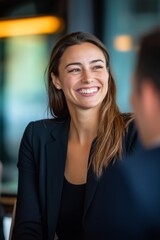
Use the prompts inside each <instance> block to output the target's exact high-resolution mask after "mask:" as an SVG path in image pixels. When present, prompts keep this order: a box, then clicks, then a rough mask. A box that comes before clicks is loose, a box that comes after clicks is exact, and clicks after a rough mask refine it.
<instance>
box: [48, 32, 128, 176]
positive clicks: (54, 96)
mask: <svg viewBox="0 0 160 240" xmlns="http://www.w3.org/2000/svg"><path fill="white" fill-rule="evenodd" d="M85 42H88V43H92V44H94V45H95V46H97V47H98V48H99V49H101V51H102V52H103V54H104V56H105V59H106V68H107V70H108V73H109V81H108V92H107V94H106V96H105V98H104V100H103V102H102V105H101V109H100V113H99V115H100V123H99V127H98V132H97V138H96V146H95V149H94V152H93V154H92V156H91V161H90V162H91V164H92V166H93V169H94V172H95V174H96V175H97V176H98V177H99V176H101V174H102V172H103V169H104V168H105V167H107V166H108V165H109V163H110V162H111V161H113V160H114V159H115V157H116V156H117V155H118V156H119V157H121V155H122V137H123V134H124V132H125V131H124V130H125V129H126V127H127V125H128V123H129V121H130V117H129V118H128V117H127V118H126V114H121V112H120V111H119V108H118V106H117V104H116V86H115V82H114V79H113V77H112V74H111V70H110V65H109V62H110V61H109V54H108V51H107V49H106V47H105V46H104V44H103V43H102V42H101V41H100V40H99V39H98V38H97V37H95V36H94V35H92V34H89V33H85V32H73V33H71V34H67V35H65V36H63V37H62V38H61V39H59V41H58V42H57V43H56V45H55V46H54V48H53V50H52V52H51V57H50V61H49V65H48V96H49V109H50V112H51V115H52V116H53V117H54V118H62V119H63V118H66V117H67V116H69V110H68V107H67V103H66V99H65V96H64V94H63V91H62V90H57V89H56V88H55V86H54V84H53V82H52V78H51V73H53V74H54V75H55V76H57V77H58V76H59V71H58V68H59V63H60V59H61V57H62V55H63V53H64V51H65V50H66V49H67V48H68V47H70V46H73V45H77V44H82V43H85Z"/></svg>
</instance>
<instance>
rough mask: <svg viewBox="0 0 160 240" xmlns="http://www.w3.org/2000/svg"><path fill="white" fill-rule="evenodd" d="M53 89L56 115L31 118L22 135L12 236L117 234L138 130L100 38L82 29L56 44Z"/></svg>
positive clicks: (100, 237) (63, 238)
mask: <svg viewBox="0 0 160 240" xmlns="http://www.w3.org/2000/svg"><path fill="white" fill-rule="evenodd" d="M48 96H49V107H50V112H51V114H52V116H53V118H51V119H44V120H39V121H35V122H31V123H29V125H28V126H27V128H26V129H25V132H24V135H23V138H22V141H21V145H20V150H19V159H18V169H19V182H18V195H17V208H16V216H15V224H14V228H13V236H12V240H22V239H23V240H34V239H37V240H41V239H44V240H46V239H49V240H53V239H54V236H55V234H56V235H57V236H58V239H59V240H67V239H70V240H73V239H74V240H78V239H86V240H89V239H90V240H94V239H95V240H105V239H111V238H108V237H110V236H113V235H114V234H115V230H117V229H118V228H119V226H118V227H117V224H115V223H116V219H115V212H114V202H115V201H117V200H118V199H117V197H118V194H119V191H120V190H119V191H118V192H117V196H115V198H114V199H113V198H112V194H111V193H112V189H114V187H115V186H117V188H119V189H121V186H120V185H119V179H118V178H117V166H119V164H120V162H121V161H122V160H123V158H124V157H126V156H127V155H129V154H131V153H132V152H134V151H135V149H136V144H137V133H136V129H135V126H134V121H133V117H132V115H130V114H126V113H121V112H120V111H119V109H118V106H117V104H116V86H115V82H114V79H113V77H112V74H111V69H110V60H109V54H108V51H107V50H106V48H105V46H104V45H103V43H102V42H101V41H100V40H99V39H97V38H96V37H95V36H94V35H91V34H89V33H83V32H74V33H70V34H68V35H65V36H64V37H62V38H61V39H60V40H59V41H58V42H57V43H56V44H55V46H54V48H53V50H52V53H51V57H50V62H49V66H48ZM113 178H114V179H113ZM112 180H114V181H113V182H112ZM112 210H113V212H112ZM116 214H117V213H116ZM117 221H118V222H119V217H118V215H117ZM120 222H121V220H120ZM112 239H113V238H112Z"/></svg>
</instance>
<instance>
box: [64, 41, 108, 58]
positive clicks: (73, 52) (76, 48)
mask: <svg viewBox="0 0 160 240" xmlns="http://www.w3.org/2000/svg"><path fill="white" fill-rule="evenodd" d="M97 58H99V59H102V60H103V61H105V56H104V53H103V52H102V50H101V49H100V48H99V47H97V46H96V45H94V44H92V43H88V42H85V43H81V44H76V45H72V46H70V47H68V48H66V50H65V51H64V53H63V55H62V57H61V62H62V61H67V62H68V61H71V60H72V61H81V60H82V61H83V60H89V61H90V60H94V59H97Z"/></svg>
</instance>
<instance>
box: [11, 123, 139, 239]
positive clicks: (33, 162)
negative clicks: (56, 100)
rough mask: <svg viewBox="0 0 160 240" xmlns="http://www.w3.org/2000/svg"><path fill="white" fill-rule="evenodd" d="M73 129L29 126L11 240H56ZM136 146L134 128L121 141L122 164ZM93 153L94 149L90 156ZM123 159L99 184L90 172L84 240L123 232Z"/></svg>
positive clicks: (23, 145) (62, 125)
mask: <svg viewBox="0 0 160 240" xmlns="http://www.w3.org/2000/svg"><path fill="white" fill-rule="evenodd" d="M69 124H70V120H69V119H66V120H65V121H62V120H55V119H52V120H51V119H50V120H40V121H37V122H32V123H30V124H29V125H28V126H27V128H26V130H25V132H24V135H23V138H22V141H21V145H20V151H19V160H18V169H19V183H18V199H17V210H16V218H15V225H14V229H13V237H12V240H15V239H16V240H22V239H23V240H35V239H37V240H41V239H45V240H47V239H48V240H53V239H54V235H55V229H56V225H57V218H58V214H59V207H60V200H61V193H62V188H63V179H64V170H65V161H66V153H67V142H68V131H69ZM136 144H137V134H136V131H135V127H134V124H133V123H131V124H130V127H129V130H128V133H127V134H126V135H125V136H124V138H123V156H122V158H123V159H125V158H126V156H127V155H128V154H129V153H130V152H132V153H133V152H134V149H135V148H136ZM93 149H94V144H92V148H91V152H92V150H93ZM123 159H122V160H120V159H118V158H117V159H116V162H115V163H114V164H110V166H109V167H108V168H107V169H106V170H105V171H104V174H103V175H102V177H101V178H100V179H97V178H96V177H95V175H94V173H93V171H92V168H90V169H89V171H88V176H87V184H86V194H85V204H84V213H83V227H84V239H87V240H94V239H95V240H103V239H104V240H105V239H113V240H114V239H115V238H114V235H115V237H116V236H117V235H116V234H115V231H117V233H120V232H121V226H122V227H124V224H123V214H122V215H121V213H123V212H124V214H125V209H126V205H125V204H127V203H126V201H125V199H123V196H121V194H122V195H123V190H124V188H125V187H126V182H125V181H123V177H122V174H121V164H120V163H121V162H123ZM124 162H125V161H124ZM121 182H122V185H121ZM123 185H124V186H123ZM120 196H121V197H120ZM119 198H120V201H119ZM123 200H124V202H123ZM119 212H120V215H119ZM126 214H127V213H126ZM126 219H127V221H128V222H129V221H130V216H126V215H125V220H126ZM128 222H126V223H128ZM124 228H125V229H126V228H127V226H125V227H124ZM123 230H124V229H123ZM118 239H120V238H118Z"/></svg>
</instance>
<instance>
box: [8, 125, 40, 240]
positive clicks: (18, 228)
mask: <svg viewBox="0 0 160 240" xmlns="http://www.w3.org/2000/svg"><path fill="white" fill-rule="evenodd" d="M33 129H34V123H33V122H32V123H30V124H29V125H28V126H27V127H26V129H25V132H24V135H23V137H22V141H21V144H20V149H19V157H18V164H17V166H18V174H19V178H18V194H17V207H16V216H15V224H14V227H13V234H12V240H22V239H23V240H36V239H37V240H42V239H45V238H44V236H43V234H44V231H43V220H42V214H41V211H40V205H39V198H38V170H37V169H38V168H37V166H36V162H35V160H34V153H33Z"/></svg>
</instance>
